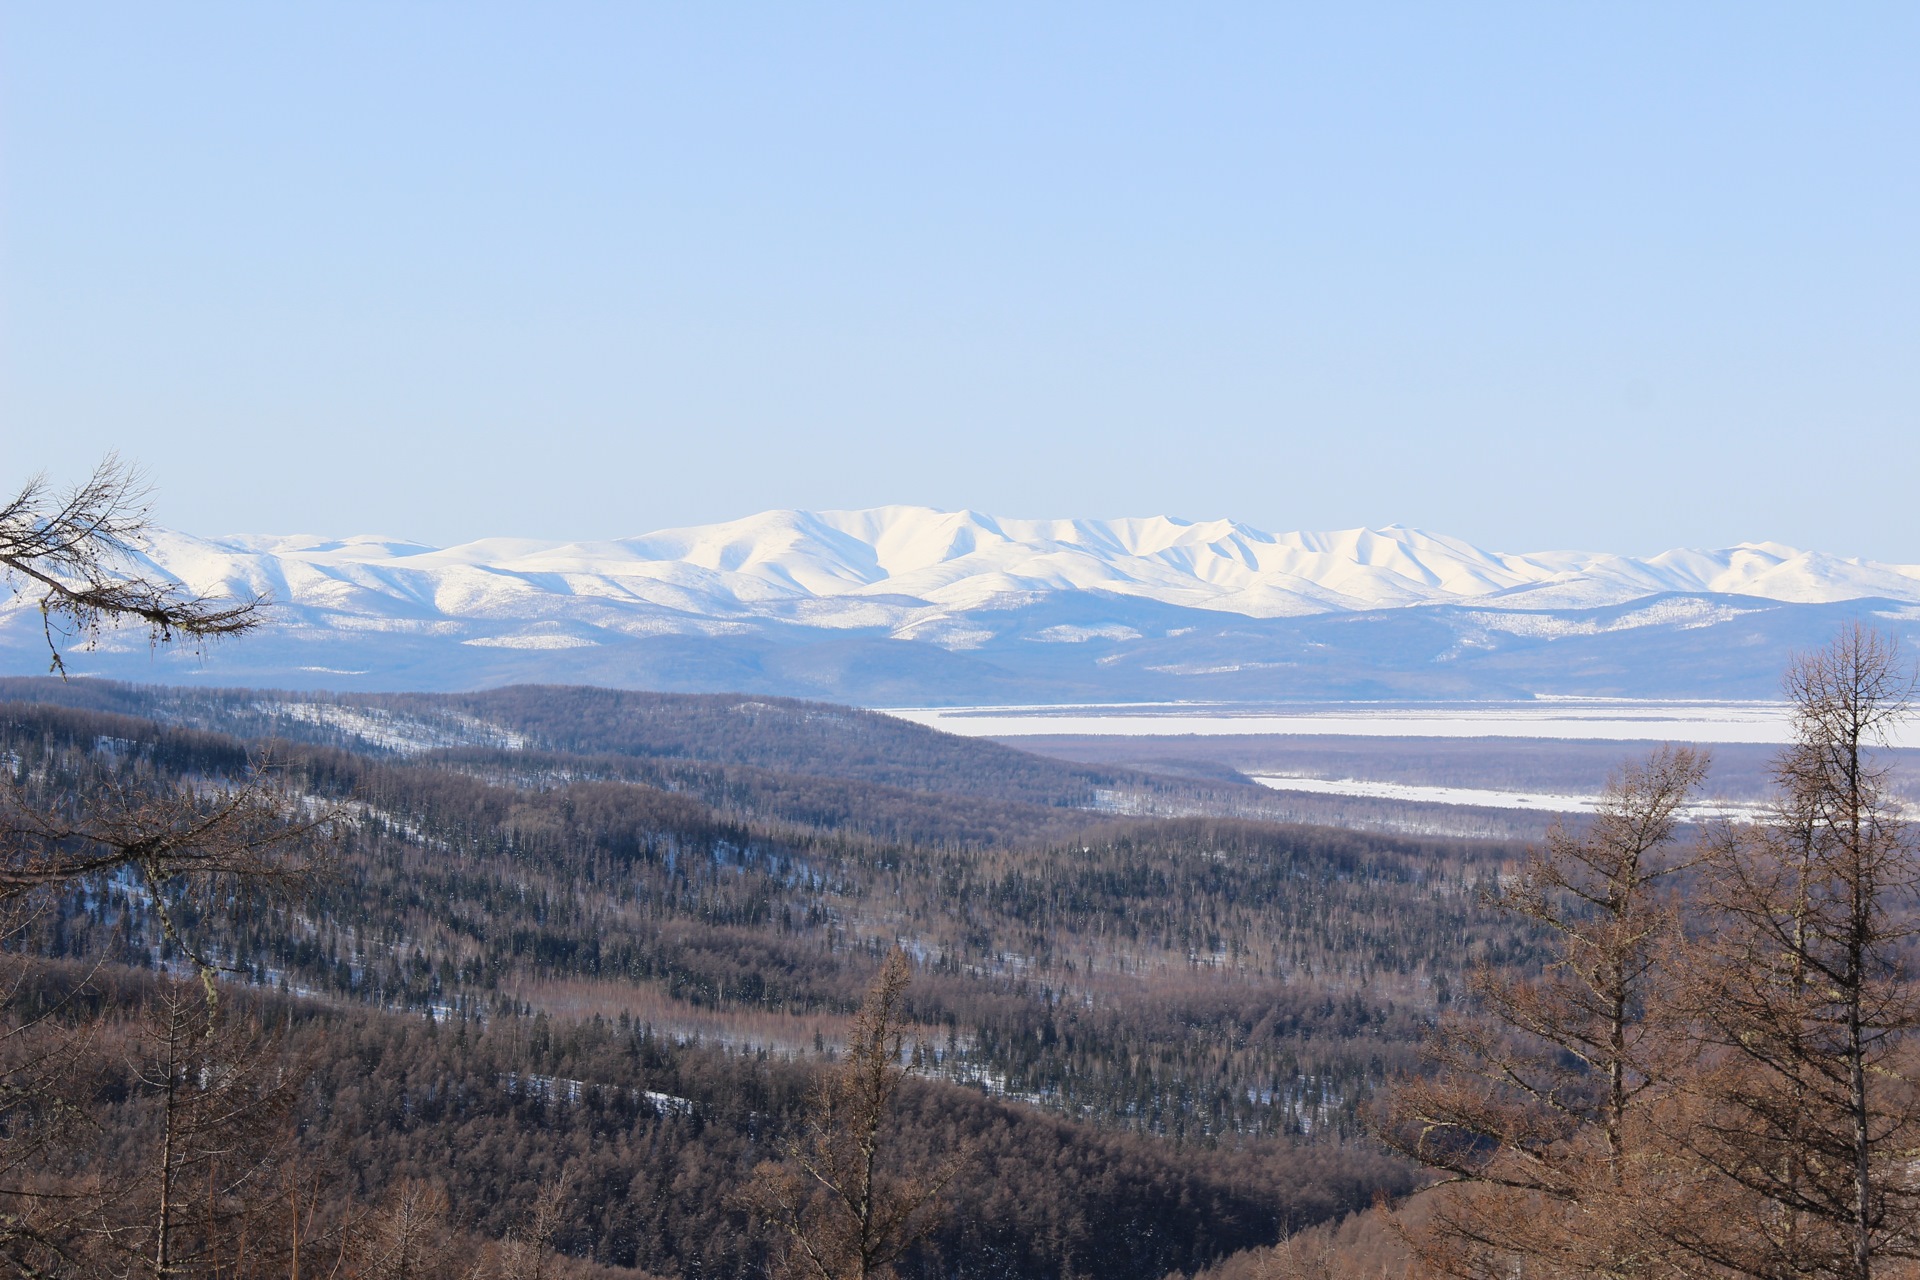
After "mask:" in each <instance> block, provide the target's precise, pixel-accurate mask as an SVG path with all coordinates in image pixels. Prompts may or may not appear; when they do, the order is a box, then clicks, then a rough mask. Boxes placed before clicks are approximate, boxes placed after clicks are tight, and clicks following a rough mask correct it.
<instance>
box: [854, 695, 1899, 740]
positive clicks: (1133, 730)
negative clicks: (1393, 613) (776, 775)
mask: <svg viewBox="0 0 1920 1280" xmlns="http://www.w3.org/2000/svg"><path fill="white" fill-rule="evenodd" d="M887 714H889V715H894V716H898V717H900V718H901V719H903V720H911V721H913V722H914V723H916V724H923V725H927V726H928V727H930V728H934V729H940V730H943V731H945V732H947V733H958V734H963V735H965V736H967V737H976V738H1016V737H1021V736H1024V735H1028V734H1113V735H1122V736H1130V737H1138V736H1151V735H1168V734H1198V735H1206V736H1216V735H1221V734H1253V733H1258V734H1334V735H1351V736H1356V737H1391V738H1577V739H1597V740H1603V741H1615V742H1636V741H1650V742H1701V743H1712V742H1757V743H1783V742H1786V741H1788V740H1789V737H1790V729H1791V725H1790V722H1789V719H1788V710H1787V706H1786V704H1785V703H1780V702H1642V701H1637V700H1629V699H1615V698H1541V699H1537V700H1535V701H1531V702H1506V703H1499V702H1481V703H1447V704H1434V705H1431V706H1383V705H1373V704H1367V703H1340V704H1332V705H1324V706H1298V707H1278V706H1274V707H1253V706H1245V705H1230V706H1229V705H1208V704H1204V703H1162V704H1154V705H1147V704H1125V705H1092V706H1032V707H897V708H892V709H889V710H888V712H887ZM1895 745H1899V746H1920V727H1916V726H1908V728H1907V731H1906V734H1905V736H1904V737H1903V738H1902V739H1901V740H1900V741H1899V742H1897V743H1896V744H1895Z"/></svg>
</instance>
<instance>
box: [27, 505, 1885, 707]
mask: <svg viewBox="0 0 1920 1280" xmlns="http://www.w3.org/2000/svg"><path fill="white" fill-rule="evenodd" d="M144 558H145V559H146V560H147V561H148V565H147V567H148V568H150V569H151V570H152V571H154V572H156V573H159V574H163V575H166V576H169V577H172V578H176V579H178V580H179V581H181V582H183V583H185V584H186V585H187V586H189V587H190V588H192V589H194V590H196V591H200V592H210V593H216V594H244V593H254V592H261V591H264V592H268V593H271V594H272V596H273V597H274V598H275V600H276V601H277V602H278V603H277V610H276V612H277V614H278V617H279V621H280V626H278V627H277V628H275V629H274V631H273V632H272V633H271V638H261V639H250V640H248V641H247V642H245V643H244V644H242V645H236V646H229V647H225V648H222V649H220V650H217V651H216V652H215V653H214V654H213V655H211V657H210V658H209V660H208V662H207V663H206V664H204V665H203V666H201V667H197V668H195V667H190V665H180V664H179V663H178V662H177V661H176V660H175V659H172V658H164V659H160V660H159V661H158V665H159V667H161V668H164V669H165V670H164V673H163V672H162V671H158V670H156V671H155V672H154V673H153V674H152V675H149V676H147V677H146V678H150V679H178V678H188V679H195V680H198V679H202V678H214V677H216V676H217V675H218V674H219V673H221V672H225V673H226V674H227V677H228V678H229V679H230V680H233V681H236V682H238V681H241V680H246V681H260V680H262V679H264V678H267V677H269V676H273V677H274V679H275V682H276V683H282V684H302V683H305V684H315V683H319V684H336V685H337V684H346V685H358V686H362V687H383V688H403V687H416V688H465V687H477V686H485V685H492V684H499V683H506V682H509V681H511V680H518V679H547V680H552V679H580V680H583V681H587V682H596V683H610V684H618V685H626V686H630V687H657V688H679V689H722V688H725V689H734V688H744V689H760V690H763V691H766V692H779V693H791V694H796V695H801V696H822V695H824V696H830V697H840V698H845V699H846V700H850V701H861V702H870V703H871V702H886V701H889V700H909V701H956V700H957V701H1006V700H1010V699H1011V700H1021V699H1054V700H1076V699H1099V698H1105V697H1117V698H1121V699H1133V698H1143V697H1168V696H1181V697H1184V696H1221V695H1224V696H1229V697H1249V698H1268V697H1288V698H1297V697H1314V696H1319V695H1320V694H1322V693H1323V694H1324V695H1325V696H1327V697H1329V698H1341V697H1350V696H1355V695H1356V694H1363V693H1366V692H1369V691H1370V692H1374V693H1379V692H1386V693H1387V694H1388V695H1389V696H1403V697H1435V696H1447V697H1450V696H1526V695H1527V694H1530V693H1537V692H1548V691H1568V690H1565V689H1563V688H1561V687H1560V686H1562V685H1565V684H1566V683H1567V678H1574V683H1575V684H1576V685H1578V686H1579V687H1578V688H1576V689H1573V690H1571V691H1574V692H1580V691H1585V690H1586V689H1587V688H1588V687H1590V686H1594V685H1595V681H1594V680H1592V679H1591V678H1584V683H1582V678H1575V677H1578V671H1577V668H1578V667H1580V666H1581V665H1582V664H1573V668H1571V669H1569V670H1568V671H1566V672H1563V675H1562V677H1560V678H1558V684H1556V686H1555V688H1554V689H1553V690H1549V689H1547V688H1545V687H1543V684H1542V680H1543V678H1544V676H1545V675H1546V673H1545V672H1544V671H1543V672H1540V673H1529V672H1525V671H1514V670H1506V672H1505V674H1504V675H1502V676H1501V677H1500V678H1499V679H1497V680H1494V681H1493V682H1492V684H1489V677H1490V676H1491V675H1492V673H1491V672H1478V671H1477V668H1479V667H1482V666H1485V665H1487V664H1486V663H1485V662H1484V661H1481V659H1482V658H1484V656H1485V651H1490V650H1492V651H1500V652H1503V653H1507V654H1508V655H1509V656H1513V655H1515V654H1517V653H1518V652H1519V651H1520V650H1524V649H1526V648H1527V647H1528V645H1529V644H1531V645H1534V646H1540V645H1555V646H1557V647H1558V648H1559V650H1560V651H1561V656H1562V657H1564V656H1566V655H1567V654H1568V653H1569V652H1570V651H1571V650H1572V649H1580V650H1582V651H1583V652H1584V651H1587V650H1592V649H1594V648H1595V646H1594V645H1593V644H1591V643H1589V644H1585V645H1581V644H1574V645H1571V646H1569V645H1568V644H1567V643H1566V642H1569V641H1579V640H1586V641H1594V640H1596V639H1598V638H1601V637H1606V636H1617V635H1619V634H1620V633H1626V632H1641V633H1645V634H1644V635H1642V636H1641V637H1640V638H1641V639H1642V640H1645V641H1651V640H1653V639H1654V638H1655V637H1656V636H1662V637H1669V638H1670V637H1671V636H1672V635H1673V634H1674V633H1678V632H1686V631H1702V630H1711V629H1714V628H1719V627H1724V626H1728V625H1732V624H1735V623H1738V622H1740V621H1741V620H1743V619H1744V620H1746V624H1747V626H1748V628H1749V631H1751V627H1752V626H1753V625H1755V622H1756V620H1760V621H1761V622H1764V623H1765V626H1764V627H1763V631H1764V633H1765V634H1764V635H1763V636H1762V638H1761V640H1760V641H1759V643H1760V646H1761V647H1762V648H1766V649H1768V650H1769V651H1771V650H1772V649H1774V648H1777V647H1778V645H1777V643H1775V641H1776V640H1778V639H1780V637H1778V636H1776V635H1774V633H1775V632H1778V631H1779V630H1780V626H1781V625H1782V622H1783V619H1785V618H1787V617H1789V616H1791V617H1793V618H1796V619H1799V622H1800V623H1805V622H1808V621H1810V620H1811V619H1812V618H1813V617H1815V616H1820V617H1825V616H1827V615H1829V614H1835V613H1836V611H1838V612H1846V611H1848V610H1849V608H1852V611H1853V612H1856V613H1857V612H1858V611H1859V609H1858V607H1854V606H1856V602H1877V603H1876V604H1875V610H1876V611H1877V612H1878V613H1883V614H1888V615H1889V618H1890V620H1891V621H1894V622H1896V623H1902V624H1903V623H1904V622H1905V621H1906V619H1905V618H1904V613H1905V612H1907V611H1909V610H1910V608H1911V607H1912V606H1920V565H1888V564H1877V563H1873V562H1870V561H1864V560H1858V559H1847V558H1842V557H1838V556H1832V555H1827V554H1824V553H1820V552H1808V551H1801V550H1797V549H1795V548H1791V547H1785V546H1781V545H1779V544H1775V543H1745V544H1741V545H1739V546H1736V547H1731V548H1725V549H1721V550H1713V551H1691V550H1677V551H1669V552H1666V553H1664V554H1661V555H1658V556H1654V557H1651V558H1648V559H1635V558H1633V557H1628V556H1621V555H1612V554H1605V553H1590V552H1568V551H1554V552H1533V553H1527V554H1508V553H1499V552H1490V551H1486V550H1483V549H1481V548H1478V547H1475V546H1473V545H1471V544H1469V543H1467V542H1464V541H1462V540H1460V539H1456V538H1449V537H1444V536H1439V535H1434V534H1428V533H1424V532H1421V531H1419V530H1414V529H1408V528H1405V527H1402V526H1398V525H1394V526H1389V527H1387V528H1384V529H1350V530H1344V531H1339V532H1333V533H1289V534H1282V535H1277V536H1276V535H1273V534H1269V533H1265V532H1262V531H1260V530H1258V529H1254V528H1252V527H1250V526H1247V525H1244V524H1240V523H1237V522H1234V521H1229V520H1216V521H1208V522H1198V523H1196V522H1191V521H1185V520H1177V519H1170V518H1167V517H1153V518H1148V519H1128V520H1012V519H1000V518H996V517H993V516H987V515H981V514H979V513H976V512H971V511H961V512H949V511H936V510H932V509H929V508H924V507H902V506H895V507H879V508H874V509H872V510H866V511H823V512H806V511H771V512H765V513H762V514H760V515H756V516H750V517H747V518H745V519H741V520H734V521H729V522H726V523H722V524H714V525H705V526H699V527H695V528H687V529H668V530H662V531H659V532H656V533H650V534H645V535H642V536H639V537H635V538H628V539H622V540H618V541H611V542H573V543H560V542H535V541H527V540H513V539H488V540H483V541H479V542H472V543H467V544H464V545H461V546H455V547H447V548H436V547H428V546H423V545H421V544H417V543H412V542H406V541H402V540H395V539H386V538H377V537H355V538H346V539H322V538H315V537H300V536H294V537H233V538H220V539H205V538H196V537H191V536H189V535H186V534H180V533H174V532H165V531H163V532H161V533H159V534H157V535H156V536H155V537H154V539H153V540H152V542H151V544H150V546H149V547H148V548H147V549H146V553H145V557H144ZM1396 615H1399V616H1396ZM1339 619H1345V620H1347V621H1349V622H1355V623H1362V624H1363V625H1360V626H1358V628H1357V629H1356V628H1354V627H1348V628H1346V630H1345V632H1344V633H1341V634H1342V635H1343V637H1344V638H1343V639H1340V640H1339V641H1338V642H1330V641H1329V640H1328V639H1326V638H1325V637H1322V636H1320V635H1319V634H1318V633H1320V632H1323V631H1329V628H1330V626H1331V624H1332V623H1333V622H1334V621H1335V620H1339ZM38 622H39V620H38V615H37V611H35V610H33V609H32V608H31V605H30V604H29V603H27V602H26V601H24V600H19V599H16V600H15V601H12V602H10V603H9V604H7V605H6V606H5V607H4V608H3V609H0V654H4V655H6V657H7V661H8V663H9V665H10V667H12V669H14V670H20V669H21V668H20V666H19V664H18V662H17V661H15V658H16V657H25V656H27V655H28V654H30V653H31V652H32V651H33V648H34V642H37V641H38V636H37V632H38ZM1369 622H1370V623H1373V624H1376V625H1365V624H1366V623H1369ZM1249 624H1252V625H1251V628H1249ZM1798 625H1799V623H1796V624H1794V625H1789V626H1788V628H1787V629H1788V630H1790V631H1792V630H1795V629H1796V627H1797V626H1798ZM1383 628H1384V629H1383ZM1409 628H1411V629H1412V631H1414V632H1429V631H1431V632H1435V634H1434V635H1433V636H1431V637H1428V638H1427V639H1426V640H1423V641H1418V642H1416V643H1415V646H1414V651H1413V652H1407V651H1405V650H1406V637H1405V636H1401V638H1400V639H1397V640H1392V641H1391V642H1390V643H1389V644H1388V646H1387V648H1388V652H1379V649H1380V643H1379V642H1380V641H1382V640H1383V639H1386V638H1387V637H1389V636H1390V635H1401V633H1403V632H1407V631H1408V630H1409ZM1334 630H1335V631H1337V630H1338V629H1337V628H1336V629H1334ZM29 633H33V634H31V635H29ZM1330 633H1331V632H1330ZM1441 633H1444V634H1441ZM1236 638H1237V639H1238V640H1239V641H1241V642H1242V643H1231V642H1232V641H1234V640H1235V639H1236ZM883 642H886V643H883ZM876 644H878V645H879V646H880V647H879V648H878V649H875V650H871V651H868V647H869V646H872V645H876ZM1329 646H1331V648H1333V649H1335V650H1339V651H1341V652H1343V653H1345V654H1346V655H1347V657H1348V658H1350V659H1351V661H1344V662H1339V663H1334V664H1332V666H1331V667H1329V666H1328V663H1327V662H1326V661H1325V659H1326V656H1327V655H1324V654H1319V653H1318V651H1319V650H1320V649H1325V648H1328V647H1329ZM1599 647H1600V648H1601V649H1605V648H1607V646H1605V645H1601V646H1599ZM1655 647H1658V646H1655ZM1683 647H1684V646H1683ZM1748 647H1752V646H1751V644H1749V646H1748ZM106 649H107V652H103V653H100V654H96V655H94V657H93V658H92V659H91V661H90V664H87V665H91V666H94V667H98V668H100V669H101V670H102V671H103V673H111V674H115V675H122V676H131V678H136V679H138V678H142V677H141V675H140V674H139V672H138V671H135V670H130V667H129V664H130V663H131V664H133V665H135V666H137V665H142V664H144V665H148V666H154V665H155V663H154V661H153V660H150V659H149V658H148V657H147V656H146V654H145V653H144V647H143V646H142V645H141V644H139V643H138V642H137V641H136V642H135V643H134V644H132V646H131V650H132V652H127V650H129V645H128V644H127V643H126V638H125V637H121V638H116V639H114V640H111V641H110V642H109V643H108V645H107V646H106ZM1042 649H1047V650H1053V651H1055V653H1056V654H1057V653H1059V652H1061V651H1064V650H1072V651H1073V652H1074V654H1075V655H1076V656H1075V658H1074V659H1072V660H1061V659H1059V658H1056V657H1043V656H1041V655H1040V651H1041V650H1042ZM1425 650H1430V652H1425V653H1424V657H1422V651H1425ZM1316 655H1318V656H1316ZM1463 658H1466V659H1469V660H1468V661H1464V662H1463V661H1462V659H1463ZM1607 661H1608V664H1610V665H1619V663H1620V658H1619V655H1617V654H1615V655H1614V656H1612V657H1610V658H1609V659H1608V660H1607ZM1423 662H1424V664H1425V665H1426V666H1428V667H1431V668H1433V670H1432V671H1431V672H1430V673H1429V675H1430V677H1431V678H1426V679H1422V678H1421V672H1420V671H1419V670H1417V668H1418V667H1420V666H1421V664H1422V663H1423ZM1303 663H1304V669H1305V671H1304V673H1303ZM1493 665H1494V666H1496V667H1500V668H1503V669H1505V668H1512V667H1513V665H1514V664H1513V663H1511V662H1507V663H1495V664H1493ZM1521 665H1522V666H1526V665H1527V664H1525V663H1522V664H1521ZM1549 665H1551V664H1549ZM1561 665H1563V666H1564V665H1565V664H1561ZM1586 665H1591V664H1586ZM1635 665H1636V664H1634V663H1632V662H1628V663H1626V666H1627V667H1628V668H1629V670H1627V671H1626V672H1625V673H1624V674H1623V675H1622V676H1621V678H1619V679H1613V680H1610V681H1608V680H1602V681H1600V682H1599V685H1600V686H1603V687H1604V691H1610V692H1612V691H1620V690H1621V689H1624V688H1626V687H1628V686H1633V687H1634V688H1635V689H1636V690H1637V689H1638V688H1639V687H1640V686H1648V687H1649V688H1651V687H1652V686H1658V687H1661V688H1662V689H1664V690H1666V692H1667V693H1668V694H1670V693H1671V691H1672V690H1671V686H1672V685H1673V680H1672V679H1666V678H1654V677H1657V676H1658V673H1657V672H1655V671H1652V670H1645V671H1640V670H1633V669H1631V668H1634V667H1635ZM1640 665H1642V666H1644V664H1640ZM1656 665H1659V664H1657V663H1656ZM176 667H177V668H178V670H176V669H175V668H176ZM1315 668H1320V669H1321V676H1322V677H1324V679H1321V680H1320V683H1319V684H1318V685H1316V684H1315V683H1314V678H1312V677H1311V675H1310V672H1311V671H1312V670H1313V669H1315ZM1333 668H1337V670H1335V669H1333ZM1288 670H1293V671H1295V672H1296V673H1302V674H1300V675H1299V678H1285V677H1282V676H1280V675H1275V674H1273V673H1276V672H1285V671H1288ZM1263 671H1264V672H1266V673H1268V674H1266V675H1264V676H1263V675H1260V674H1258V673H1260V672H1263ZM1369 671H1373V673H1374V674H1373V675H1372V676H1370V675H1368V674H1367V673H1368V672H1369ZM196 672H197V673H198V674H195V673H196ZM1462 672H1473V674H1469V675H1468V676H1465V677H1463V676H1462V675H1461V673H1462ZM275 673H278V674H277V675H275ZM1592 674H1596V673H1589V676H1591V675H1592ZM1669 674H1670V675H1671V674H1673V673H1671V672H1670V673H1669ZM1226 676H1237V677H1239V678H1237V679H1233V680H1222V679H1218V678H1215V679H1211V680H1209V679H1208V677H1226ZM1376 676H1377V677H1379V678H1375V677H1376ZM1383 680H1384V684H1383V683H1382V681H1383ZM396 681H401V682H403V683H395V682H396ZM407 682H410V683H407ZM1548 683H1553V682H1552V681H1548ZM1695 683H1696V684H1699V683H1701V682H1700V681H1695ZM1706 683H1712V682H1711V681H1707V682H1706ZM1323 686H1324V687H1323Z"/></svg>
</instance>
